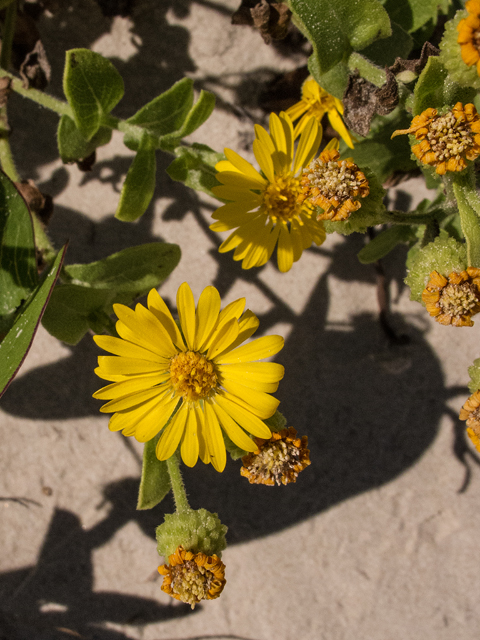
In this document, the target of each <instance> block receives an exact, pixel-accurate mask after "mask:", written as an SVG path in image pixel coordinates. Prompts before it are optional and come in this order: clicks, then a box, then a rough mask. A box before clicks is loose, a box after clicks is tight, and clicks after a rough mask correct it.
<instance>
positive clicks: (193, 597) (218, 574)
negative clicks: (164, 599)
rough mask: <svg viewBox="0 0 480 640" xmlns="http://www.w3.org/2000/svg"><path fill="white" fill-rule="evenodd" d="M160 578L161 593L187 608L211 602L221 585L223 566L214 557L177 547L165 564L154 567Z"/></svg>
mask: <svg viewBox="0 0 480 640" xmlns="http://www.w3.org/2000/svg"><path fill="white" fill-rule="evenodd" d="M158 572H159V573H160V575H162V576H163V584H162V587H161V588H162V591H164V592H165V593H168V595H170V596H172V598H175V599H176V600H181V601H182V602H185V603H186V604H189V605H191V607H192V609H194V608H195V605H196V604H198V603H199V602H200V601H201V600H215V598H218V597H219V596H220V594H221V593H222V591H223V588H224V586H225V583H226V580H225V565H224V564H223V562H222V561H221V560H220V558H219V557H218V556H216V555H215V554H213V555H211V556H207V555H206V554H205V553H201V552H200V553H194V552H193V551H186V550H185V549H184V548H183V547H182V546H179V547H178V548H177V550H176V551H175V553H172V555H170V556H169V558H168V563H165V564H162V565H161V566H160V567H158Z"/></svg>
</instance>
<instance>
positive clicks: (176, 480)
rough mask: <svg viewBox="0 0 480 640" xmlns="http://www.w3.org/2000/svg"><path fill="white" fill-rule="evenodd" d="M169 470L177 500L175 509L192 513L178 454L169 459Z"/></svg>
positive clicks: (174, 495)
mask: <svg viewBox="0 0 480 640" xmlns="http://www.w3.org/2000/svg"><path fill="white" fill-rule="evenodd" d="M167 469H168V473H169V475H170V482H171V483H172V491H173V497H174V499H175V508H176V510H177V512H178V513H185V512H186V511H190V509H191V507H190V505H189V503H188V499H187V492H186V491H185V485H184V484H183V480H182V474H181V472H180V464H179V460H178V454H177V453H174V454H173V456H170V458H168V460H167Z"/></svg>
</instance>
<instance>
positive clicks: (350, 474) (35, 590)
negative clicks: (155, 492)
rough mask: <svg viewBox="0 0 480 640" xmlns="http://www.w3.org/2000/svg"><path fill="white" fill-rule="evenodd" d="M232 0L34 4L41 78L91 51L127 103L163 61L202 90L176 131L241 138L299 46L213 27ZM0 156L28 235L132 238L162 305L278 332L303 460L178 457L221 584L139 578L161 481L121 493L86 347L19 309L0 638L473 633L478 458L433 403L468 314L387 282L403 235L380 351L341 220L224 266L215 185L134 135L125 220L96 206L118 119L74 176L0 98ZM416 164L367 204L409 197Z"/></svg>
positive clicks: (474, 345)
mask: <svg viewBox="0 0 480 640" xmlns="http://www.w3.org/2000/svg"><path fill="white" fill-rule="evenodd" d="M236 4H237V2H236V0H218V1H217V2H213V1H212V2H211V1H210V0H198V1H197V2H195V1H189V0H177V1H175V0H164V1H162V2H155V1H153V0H138V1H137V2H136V3H135V10H134V13H133V15H132V17H130V18H121V17H116V18H113V19H111V18H105V17H103V16H102V14H101V12H100V10H99V8H98V5H97V4H96V2H94V1H93V0H83V1H82V2H80V1H78V2H66V3H63V5H62V6H63V8H62V9H61V10H60V11H59V12H58V13H57V14H56V15H55V16H54V17H50V18H49V17H45V18H43V19H42V21H41V23H40V30H41V33H42V36H43V40H44V44H45V47H46V49H47V52H48V53H49V55H50V58H51V60H52V61H53V81H52V85H51V89H50V90H51V92H52V93H54V94H55V95H61V72H62V69H61V60H62V54H61V52H62V51H63V50H65V49H68V48H72V47H92V48H93V49H94V50H95V51H98V52H101V53H103V54H104V55H107V56H108V57H110V59H111V60H112V61H113V62H114V64H115V65H116V66H117V68H118V69H119V70H120V72H121V73H122V75H123V77H124V79H125V84H126V96H127V97H126V98H125V99H124V100H123V101H122V102H121V103H120V105H119V107H118V108H117V110H116V111H115V113H116V114H118V115H119V116H121V117H128V116H129V115H131V114H132V113H134V111H135V110H136V109H138V108H139V107H140V106H141V105H142V104H144V103H145V102H146V101H148V100H149V99H151V98H153V97H154V96H155V95H158V93H159V92H160V91H163V90H165V89H166V88H168V87H169V86H170V85H171V84H172V83H173V82H174V81H176V80H178V79H180V78H181V77H182V76H183V75H188V76H190V77H192V78H194V79H195V80H196V82H197V86H198V88H201V87H205V88H210V89H211V90H214V91H215V92H216V93H218V95H219V96H220V98H221V100H220V101H219V108H218V109H217V110H216V111H215V113H214V114H213V116H212V117H211V119H210V120H209V121H208V123H206V124H205V125H204V126H203V127H202V128H201V129H200V130H199V131H198V132H197V133H196V134H195V140H197V141H200V142H205V143H207V144H209V145H210V146H212V147H213V148H215V149H217V150H221V149H222V148H223V147H225V146H228V147H231V148H234V149H236V150H237V151H240V152H242V153H243V154H244V155H246V157H249V158H252V155H251V151H250V148H249V145H250V143H251V141H252V139H253V128H252V118H261V117H263V114H262V112H260V111H258V109H256V108H255V98H256V95H258V91H259V90H260V88H261V86H262V82H263V81H264V80H266V79H269V78H271V77H273V76H274V75H275V73H278V72H280V71H287V70H289V69H293V68H295V67H296V66H299V65H300V64H303V62H304V59H303V57H302V56H301V55H300V54H297V55H296V56H295V55H291V54H290V55H288V56H287V55H285V54H284V51H283V50H282V49H279V48H277V49H276V48H273V47H267V46H266V45H264V44H263V42H262V40H261V38H260V36H259V35H258V34H257V33H255V32H253V31H252V30H250V29H249V28H246V27H233V26H231V24H230V12H231V10H232V9H234V8H236ZM11 113H12V115H11V119H12V125H13V128H14V133H13V140H12V143H13V147H14V153H15V155H16V157H17V158H18V161H19V165H20V169H21V172H22V176H23V177H25V178H27V177H28V178H33V179H35V180H36V181H37V182H38V183H39V184H40V186H41V188H42V189H43V190H44V191H47V192H49V193H51V194H52V195H54V196H55V203H56V210H55V211H56V212H55V217H54V219H53V221H52V224H51V230H50V231H51V236H52V238H53V239H54V241H55V242H56V243H57V245H58V246H60V245H61V244H62V243H63V242H64V241H65V239H66V238H69V239H70V249H69V254H68V260H69V261H70V262H88V261H91V260H95V259H98V258H100V257H104V256H106V255H108V254H110V253H112V252H113V251H116V250H119V249H121V248H124V247H127V246H130V245H131V244H140V243H143V242H149V241H153V240H160V239H163V240H166V241H169V242H176V243H178V244H179V245H180V246H181V249H182V253H183V258H182V260H181V262H180V265H179V267H178V268H177V269H176V270H175V271H174V273H173V274H172V275H171V277H170V278H169V279H168V281H166V282H165V283H164V285H163V286H162V287H161V290H160V293H161V295H162V296H163V297H164V298H165V299H166V300H167V301H168V303H169V304H171V305H172V306H173V305H174V303H175V293H176V290H177V288H178V286H179V285H180V284H181V283H182V282H184V281H188V282H189V284H190V285H191V287H192V289H193V291H194V294H195V296H196V297H198V295H199V293H200V292H201V291H202V289H203V288H204V287H205V286H207V285H209V284H214V285H215V286H216V287H217V288H218V289H219V291H220V293H221V295H222V299H223V300H224V301H225V302H230V301H231V300H234V299H236V298H238V297H240V296H243V295H245V296H246V297H247V305H248V307H249V308H251V309H252V310H253V311H254V312H255V313H257V315H258V316H259V317H260V320H261V324H260V332H259V335H260V333H281V334H282V335H283V336H285V338H286V346H285V349H284V350H283V351H282V352H281V354H280V356H279V357H278V360H279V361H281V362H282V363H283V364H284V365H285V367H286V375H285V379H284V380H283V382H282V383H281V385H280V389H279V392H278V397H279V398H280V399H281V402H282V404H281V407H280V408H281V409H282V411H283V412H284V414H285V415H286V416H287V418H288V421H289V423H290V424H293V425H294V426H295V427H296V428H297V429H298V430H299V431H300V433H306V434H308V437H309V442H310V448H311V457H312V465H311V466H310V467H309V468H308V469H307V470H306V471H305V472H304V473H303V474H302V475H301V476H300V478H299V480H298V482H297V484H296V485H289V486H287V487H281V488H270V487H262V486H250V485H248V483H247V481H246V480H245V479H243V478H241V477H240V476H239V465H238V463H237V464H234V463H232V462H230V463H228V465H227V469H226V470H225V472H224V473H223V474H221V475H219V474H217V473H216V472H215V471H214V470H213V469H212V468H206V467H205V466H204V465H197V467H196V468H195V469H194V470H189V471H188V472H186V474H185V480H186V483H187V488H188V491H189V496H190V499H191V504H192V506H193V507H196V508H198V507H201V506H203V507H206V508H207V509H210V510H211V511H215V512H218V513H219V515H220V517H221V519H222V521H223V522H224V523H225V524H227V525H228V526H229V534H228V540H229V547H228V549H227V550H226V551H225V553H224V556H223V559H224V561H225V563H226V565H227V579H228V584H227V586H226V588H225V591H224V593H223V594H222V596H221V597H220V598H219V599H218V600H215V601H213V602H208V603H205V604H202V605H201V606H198V607H197V608H196V609H195V611H191V610H190V608H189V607H188V606H186V605H183V604H181V603H178V602H176V601H173V600H171V599H170V598H169V597H168V596H167V595H165V594H164V593H163V592H161V590H160V584H161V582H160V578H159V576H158V574H157V571H156V568H157V566H158V564H159V557H158V555H157V553H156V548H155V546H156V545H155V541H154V529H155V526H156V525H158V524H160V523H161V522H162V519H163V513H165V512H170V511H172V510H173V505H172V502H171V500H170V499H166V500H165V501H164V503H162V504H161V505H160V506H158V507H157V508H155V509H153V510H152V511H149V512H137V511H135V503H136V491H137V487H138V479H139V472H140V462H141V452H142V451H141V446H140V445H138V444H137V443H135V442H131V441H130V440H128V441H127V440H126V439H125V438H123V437H122V436H121V435H118V434H113V433H110V432H109V431H108V429H107V421H108V418H107V417H106V416H104V415H101V414H99V412H98V407H99V404H100V403H99V402H97V401H95V400H93V399H92V398H91V394H92V393H93V391H95V389H97V388H98V387H99V384H100V383H99V381H98V379H97V378H96V377H95V375H94V374H93V368H94V366H95V362H96V356H97V355H98V349H97V348H96V347H95V345H94V344H93V341H92V339H91V337H90V336H87V337H85V338H84V339H83V340H82V341H81V342H80V344H78V345H77V346H76V347H74V348H72V347H69V346H67V345H64V344H61V343H59V342H58V341H56V340H55V339H54V338H52V337H51V336H49V335H48V334H47V333H46V332H45V331H44V330H43V329H42V328H41V329H40V330H39V332H38V334H37V337H36V338H35V342H34V345H33V347H32V350H31V352H30V354H29V356H28V358H27V360H26V362H25V364H24V366H23V367H22V370H21V372H20V374H19V375H18V376H17V379H16V380H15V382H14V383H13V384H12V385H11V387H10V389H9V391H8V392H7V394H6V395H5V396H4V398H3V399H2V401H1V403H0V414H1V421H0V434H1V435H0V438H1V442H2V447H1V450H0V466H1V469H2V473H1V478H0V513H1V518H0V540H1V550H0V639H1V640H57V639H58V640H65V639H67V638H87V639H89V640H94V639H95V640H126V639H132V640H133V639H135V640H137V639H138V640H140V639H141V640H161V639H187V638H188V639H191V640H193V638H196V639H198V640H200V639H204V638H205V639H206V638H216V639H218V640H221V639H223V638H230V639H239V640H240V639H245V640H273V639H274V638H275V639H276V640H292V639H293V638H301V639H302V640H314V639H315V640H320V639H321V640H404V639H406V638H408V639H413V640H416V639H419V640H420V639H421V640H451V639H452V640H453V639H454V638H455V639H457V638H462V640H474V639H475V640H476V639H477V638H478V637H479V633H480V616H479V613H478V611H477V605H478V597H477V595H478V593H479V589H480V572H479V567H478V550H477V543H476V533H475V532H476V531H477V532H478V530H479V527H480V515H479V508H478V506H479V491H480V470H479V469H478V466H477V464H476V462H475V458H474V455H473V454H472V451H471V448H470V447H469V446H468V445H466V444H465V441H464V437H463V424H460V423H459V422H458V421H457V420H456V415H457V414H458V410H459V409H460V407H461V404H462V403H463V401H464V400H465V398H466V397H467V389H466V383H467V371H466V368H467V367H468V366H469V364H471V362H472V360H473V359H474V358H476V357H479V355H480V347H479V342H478V329H477V328H474V329H462V330H457V329H452V328H444V327H441V326H440V325H438V324H436V323H434V322H433V321H431V320H430V319H429V318H428V317H427V316H426V314H425V312H424V310H423V309H422V308H421V307H420V306H419V305H418V304H415V303H413V302H410V301H409V298H408V292H407V291H406V289H405V287H404V285H403V284H402V278H403V276H404V273H403V271H402V261H404V257H405V256H404V251H403V249H397V251H396V252H395V253H394V254H392V255H391V256H389V257H388V259H386V260H385V269H386V272H387V276H388V278H389V283H390V284H389V286H390V293H391V296H392V312H393V314H392V322H393V325H394V326H395V328H396V330H397V331H398V332H399V333H402V334H405V335H406V336H408V337H409V342H408V344H404V345H402V346H397V347H395V348H393V347H389V346H388V344H387V342H386V340H385V337H384V335H383V334H382V332H381V330H380V328H379V324H378V322H377V318H376V314H377V303H376V288H375V279H374V272H373V270H372V268H371V267H368V266H362V265H360V264H359V263H358V261H357V259H356V257H355V254H356V253H357V251H358V250H359V249H360V248H361V246H362V242H363V240H362V238H360V237H357V236H355V237H350V238H348V239H342V238H339V237H329V238H328V240H327V242H326V243H325V244H324V245H323V246H322V247H320V248H315V249H311V250H309V251H307V252H306V253H305V254H304V255H303V256H302V259H301V260H300V262H298V263H297V264H296V265H294V267H293V268H292V270H291V271H290V272H289V273H287V274H284V275H282V274H280V273H279V272H278V271H277V269H276V267H275V266H274V264H273V263H269V264H268V265H266V266H265V267H264V268H262V269H255V270H252V271H248V272H245V271H242V269H241V268H240V266H239V265H238V264H237V263H234V262H233V260H232V258H231V255H230V254H227V255H224V256H221V255H220V254H218V252H217V247H218V245H219V243H220V241H221V239H220V238H219V237H218V236H217V235H216V234H214V233H212V232H210V231H209V230H208V222H209V219H210V214H211V211H212V210H213V208H214V207H215V203H214V201H213V200H211V199H209V198H208V197H207V196H205V195H203V194H197V193H195V192H193V191H190V190H189V189H187V188H186V187H184V186H183V185H180V184H178V183H173V182H172V181H171V180H170V179H169V178H168V176H167V175H166V174H165V171H164V170H165V167H166V166H167V165H168V163H169V158H168V157H167V156H166V155H162V154H159V155H158V164H159V168H158V182H157V185H158V186H157V191H156V195H155V199H154V202H153V204H152V205H151V206H150V208H149V210H148V212H147V214H146V215H145V216H144V217H143V218H142V219H141V220H140V221H139V222H137V223H135V224H125V223H121V222H118V221H116V220H114V219H113V217H112V214H113V212H114V211H115V207H116V204H117V201H118V196H119V188H120V186H121V183H122V180H123V178H124V175H125V173H126V171H127V169H128V166H129V162H130V160H131V157H132V154H131V152H130V151H129V150H128V149H127V148H126V147H124V146H123V143H122V140H121V137H119V136H114V138H113V140H112V142H111V143H110V144H109V145H108V146H106V147H104V148H102V149H100V150H99V153H98V162H97V164H96V165H95V166H94V169H93V171H92V172H91V173H89V174H83V173H81V172H80V171H79V170H78V169H77V168H76V167H71V166H69V167H65V166H63V165H62V163H61V161H60V160H59V159H58V157H57V151H56V146H55V136H54V132H55V126H56V117H55V116H53V115H51V114H49V113H46V112H40V110H39V109H38V108H37V107H36V106H35V105H32V104H29V103H27V102H26V101H23V100H22V99H21V98H17V97H15V96H14V97H13V99H12V107H11ZM425 195H427V192H426V191H425V189H424V187H423V186H422V184H421V183H420V182H416V181H411V182H409V183H405V184H403V185H401V186H400V187H399V188H397V190H396V191H395V192H394V193H392V194H391V200H392V201H394V200H395V199H397V201H398V202H404V203H405V202H408V201H409V200H410V199H412V200H413V201H418V200H419V199H421V198H422V197H425Z"/></svg>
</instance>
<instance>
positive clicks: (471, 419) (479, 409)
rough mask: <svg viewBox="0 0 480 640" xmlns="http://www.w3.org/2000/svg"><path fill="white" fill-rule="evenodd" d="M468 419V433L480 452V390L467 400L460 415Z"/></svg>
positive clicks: (461, 418) (461, 417) (463, 418)
mask: <svg viewBox="0 0 480 640" xmlns="http://www.w3.org/2000/svg"><path fill="white" fill-rule="evenodd" d="M458 417H459V418H460V420H466V421H467V433H468V436H469V438H470V440H471V441H472V442H473V444H474V445H475V448H476V449H477V451H479V452H480V390H477V391H475V393H472V395H471V396H470V397H469V398H468V400H467V401H466V402H465V404H464V405H463V407H462V408H461V410H460V415H459V416H458Z"/></svg>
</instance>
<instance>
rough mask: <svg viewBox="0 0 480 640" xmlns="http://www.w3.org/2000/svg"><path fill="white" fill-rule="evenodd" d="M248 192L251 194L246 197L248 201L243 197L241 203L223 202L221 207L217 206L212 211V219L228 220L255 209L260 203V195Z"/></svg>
mask: <svg viewBox="0 0 480 640" xmlns="http://www.w3.org/2000/svg"><path fill="white" fill-rule="evenodd" d="M249 193H251V194H252V198H251V199H248V202H247V198H245V200H244V201H242V202H241V203H240V202H227V204H224V205H222V206H221V207H218V209H215V211H214V212H213V213H212V218H213V219H214V220H223V221H224V222H225V221H226V222H228V221H230V220H234V219H235V217H238V216H245V214H247V213H251V212H252V210H253V209H256V208H257V207H259V206H260V204H261V203H262V199H261V198H260V196H258V195H257V194H255V193H252V192H251V191H249ZM237 226H238V224H237Z"/></svg>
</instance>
